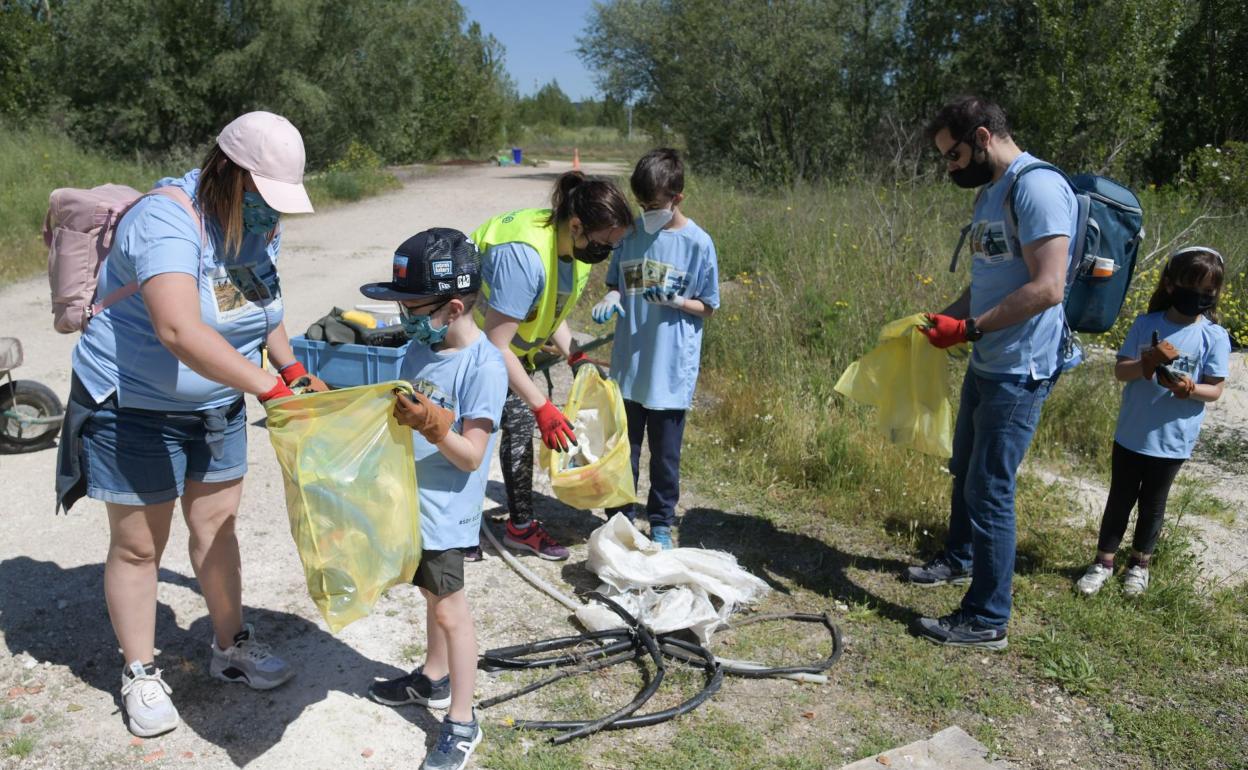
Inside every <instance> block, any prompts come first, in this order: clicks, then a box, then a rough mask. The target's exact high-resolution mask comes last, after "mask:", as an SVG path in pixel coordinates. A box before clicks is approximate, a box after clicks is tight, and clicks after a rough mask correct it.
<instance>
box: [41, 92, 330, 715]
mask: <svg viewBox="0 0 1248 770" xmlns="http://www.w3.org/2000/svg"><path fill="white" fill-rule="evenodd" d="M303 166H304V150H303V139H302V137H301V136H300V134H299V131H298V130H297V129H296V128H295V127H294V126H293V125H291V124H290V122H289V121H287V120H286V119H285V118H283V117H281V116H279V115H274V114H273V113H269V112H250V113H247V114H246V115H243V116H241V117H239V118H237V119H235V120H234V121H233V122H231V123H230V124H229V125H228V126H226V127H225V129H224V130H222V132H221V134H220V135H219V136H218V137H217V143H216V145H215V146H214V147H213V149H212V150H211V151H210V152H209V153H208V156H207V157H206V158H205V160H204V163H203V164H202V166H201V168H198V169H193V170H192V171H190V172H188V173H187V174H186V175H184V176H182V177H180V178H167V179H162V180H161V181H160V182H158V183H157V187H159V188H169V189H168V191H167V192H168V195H164V194H160V195H149V196H146V197H144V198H142V199H140V200H139V201H138V202H137V203H135V204H134V205H133V206H132V207H131V208H130V209H129V211H127V213H126V214H125V215H124V216H123V217H122V219H121V221H120V223H119V224H118V225H117V230H116V235H115V237H114V240H113V246H112V249H111V251H110V252H109V254H108V259H107V260H106V261H105V262H104V265H103V268H102V270H101V272H100V283H99V290H98V296H100V297H109V296H112V297H116V298H117V299H116V301H115V302H111V303H110V304H109V305H108V306H107V307H106V308H105V309H103V310H102V311H101V312H99V313H97V314H96V315H95V316H94V318H92V319H91V321H90V323H89V324H88V325H87V327H86V330H85V332H84V333H83V336H82V338H81V339H80V340H79V341H78V344H77V346H76V347H75V348H74V356H73V379H72V383H71V390H70V405H69V410H68V412H67V415H66V422H65V424H66V426H70V427H67V429H66V435H65V439H64V440H63V441H62V445H61V450H60V451H61V456H60V458H58V469H60V470H58V479H57V494H58V500H59V502H60V503H61V504H62V505H64V506H65V508H67V509H68V508H69V506H71V505H73V503H74V501H75V500H76V499H78V498H79V497H81V496H82V495H84V494H85V495H86V496H88V497H92V498H94V499H96V500H101V501H103V502H104V504H105V506H106V508H107V509H108V523H109V530H110V540H109V547H108V556H107V559H106V560H105V562H104V598H105V601H106V602H107V604H108V614H109V618H110V619H111V620H112V625H113V631H114V633H116V635H117V642H118V645H119V646H120V647H121V652H122V655H123V658H124V665H125V667H124V669H123V670H122V673H121V695H122V704H123V706H124V708H125V713H126V716H127V717H128V726H129V728H130V731H131V732H132V733H134V734H135V735H139V736H143V737H150V736H153V735H158V734H160V733H164V732H168V731H169V730H172V729H174V728H175V727H176V726H177V725H178V712H177V709H176V708H174V706H173V702H172V701H171V700H170V697H169V696H170V694H171V692H172V691H171V689H170V687H169V685H168V684H167V683H166V682H165V681H164V679H163V678H162V676H161V671H160V669H159V668H157V667H156V665H155V651H154V646H155V631H156V629H155V625H156V585H157V573H158V570H159V568H160V559H161V554H162V552H163V550H164V548H165V544H166V543H167V542H168V540H169V529H170V523H171V519H172V517H173V507H174V504H175V503H176V502H177V501H178V499H179V498H180V499H181V501H182V515H183V518H184V519H185V520H186V525H187V529H188V530H189V532H190V557H191V566H192V567H193V568H194V570H195V576H196V577H197V578H198V580H199V587H200V592H201V593H202V594H203V596H204V601H205V602H206V603H207V605H208V614H209V616H210V617H211V619H212V629H213V639H212V644H211V650H212V659H211V662H210V664H209V666H208V672H209V673H210V674H211V675H212V676H213V677H215V678H217V679H222V680H225V681H227V682H241V683H244V684H246V685H248V686H250V687H252V688H254V689H269V688H272V687H276V686H278V685H280V684H282V683H284V682H285V681H286V680H288V679H289V678H290V677H291V676H292V675H293V673H294V672H293V671H292V670H291V668H290V666H289V665H288V664H287V663H286V662H285V661H283V660H282V659H281V658H279V657H277V656H276V655H274V654H272V653H271V651H270V650H269V648H268V646H267V645H265V644H263V643H261V642H260V641H259V639H258V638H257V636H256V634H255V632H254V630H253V629H252V627H251V625H250V624H248V623H245V622H244V620H245V619H244V617H243V607H242V578H241V573H240V566H239V553H238V540H237V538H236V537H235V534H234V522H235V518H236V517H237V515H238V508H239V501H240V499H241V496H242V491H243V476H244V474H246V472H247V410H246V407H245V405H244V403H243V394H244V393H250V394H252V395H254V396H257V397H258V398H259V399H260V401H261V402H264V401H267V400H269V399H274V398H282V397H284V396H289V395H291V394H292V391H291V387H292V386H295V387H307V388H309V389H312V390H324V389H325V385H324V383H322V382H320V380H318V379H316V378H315V377H310V376H308V374H307V372H306V371H304V368H303V366H302V365H301V364H299V363H298V362H297V361H295V356H294V352H293V351H292V350H291V347H290V341H289V339H288V337H287V334H286V328H285V326H283V323H282V296H281V288H280V284H279V282H278V277H277V266H276V263H277V255H278V250H279V246H280V243H281V227H280V226H279V224H278V221H279V218H280V216H281V215H282V214H295V213H305V212H311V211H312V203H311V201H310V200H309V199H308V195H307V192H306V191H305V190H304V187H303V182H302V180H303ZM266 349H267V351H268V357H269V361H270V362H272V364H273V365H274V366H275V367H276V368H278V369H279V373H280V376H275V375H273V374H271V373H270V372H269V371H267V370H266V369H265V368H264V367H263V365H262V351H264V350H266ZM62 476H64V477H65V483H64V485H63V484H62Z"/></svg>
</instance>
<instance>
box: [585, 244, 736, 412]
mask: <svg viewBox="0 0 1248 770" xmlns="http://www.w3.org/2000/svg"><path fill="white" fill-rule="evenodd" d="M607 285H608V286H611V287H613V288H618V289H619V291H620V304H621V305H622V306H623V308H624V313H625V315H624V316H623V317H617V318H616V322H615V342H614V346H613V348H612V351H611V376H612V378H614V379H615V380H616V382H618V383H619V384H620V392H621V393H622V394H623V396H624V398H626V399H628V400H629V401H635V402H637V403H638V404H641V405H642V406H644V407H646V408H647V409H688V408H689V407H690V406H691V405H692V404H693V389H694V387H695V386H696V385H697V383H698V367H699V365H700V359H701V355H702V320H703V319H702V318H700V317H698V316H695V315H693V314H691V313H686V312H685V311H683V310H677V309H675V308H670V307H665V306H663V305H656V304H654V303H651V302H646V301H645V300H644V299H642V292H644V291H645V290H646V289H648V288H650V287H651V286H661V287H663V288H665V289H667V290H671V289H675V290H676V291H677V293H679V294H680V296H682V297H684V298H686V299H697V300H701V301H702V302H704V303H706V304H707V305H708V306H709V307H712V308H718V307H719V264H718V262H717V261H716V258H715V244H713V243H712V242H711V237H710V236H709V235H707V234H706V231H705V230H703V229H702V228H700V227H698V226H697V225H696V224H695V223H694V222H693V221H692V220H690V221H689V222H688V223H687V224H686V225H685V226H684V227H682V228H680V229H679V230H666V229H664V230H660V231H659V232H657V233H654V234H653V235H651V234H649V233H647V232H646V231H645V230H643V229H641V228H634V229H633V232H632V233H630V234H629V236H628V237H627V238H625V239H624V241H623V242H622V243H621V244H620V246H619V248H617V249H616V250H615V252H614V253H613V254H612V255H611V264H610V266H609V267H608V269H607Z"/></svg>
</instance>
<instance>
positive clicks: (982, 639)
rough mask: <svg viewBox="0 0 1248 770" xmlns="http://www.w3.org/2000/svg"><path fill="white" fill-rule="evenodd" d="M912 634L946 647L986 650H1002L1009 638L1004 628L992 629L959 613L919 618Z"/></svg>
mask: <svg viewBox="0 0 1248 770" xmlns="http://www.w3.org/2000/svg"><path fill="white" fill-rule="evenodd" d="M914 632H915V633H916V634H918V635H919V636H921V637H923V638H924V639H926V640H928V641H929V642H934V643H936V644H942V645H945V646H947V647H982V648H983V649H986V650H1004V649H1005V648H1006V646H1007V645H1008V644H1009V637H1008V635H1007V634H1006V631H1005V629H1004V628H992V627H991V626H984V625H981V624H979V623H976V622H975V621H973V620H969V619H967V618H964V617H963V616H962V613H961V612H954V613H951V614H949V615H946V616H944V617H943V618H919V619H918V620H917V621H915V624H914Z"/></svg>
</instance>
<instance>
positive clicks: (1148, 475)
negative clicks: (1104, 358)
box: [1076, 246, 1231, 596]
mask: <svg viewBox="0 0 1248 770" xmlns="http://www.w3.org/2000/svg"><path fill="white" fill-rule="evenodd" d="M1224 272H1225V264H1224V260H1223V258H1222V255H1221V254H1219V253H1218V252H1216V251H1214V250H1213V249H1211V248H1208V247H1205V246H1190V247H1188V248H1184V249H1179V250H1178V251H1176V252H1175V253H1174V254H1172V255H1171V256H1170V259H1169V260H1168V261H1167V262H1166V266H1165V268H1164V269H1163V270H1162V273H1161V280H1160V281H1159V282H1158V284H1157V289H1156V291H1154V292H1153V296H1152V299H1151V300H1150V301H1149V303H1148V312H1147V313H1146V314H1144V315H1141V316H1139V317H1138V318H1136V319H1135V323H1133V324H1132V325H1131V330H1130V331H1129V332H1127V338H1126V340H1125V341H1124V342H1123V343H1122V348H1121V349H1120V350H1119V351H1118V363H1117V365H1116V366H1115V367H1114V376H1116V377H1117V378H1118V380H1119V381H1120V382H1125V383H1127V386H1126V388H1124V389H1123V391H1122V408H1121V409H1120V410H1119V412H1118V429H1117V431H1116V432H1115V434H1114V448H1113V456H1112V468H1113V478H1112V480H1111V482H1110V487H1109V498H1108V499H1107V500H1106V501H1105V513H1104V516H1103V517H1102V518H1101V532H1100V537H1099V539H1098V541H1097V546H1096V550H1097V553H1096V561H1094V562H1093V563H1092V565H1091V566H1090V567H1088V569H1087V572H1085V573H1084V575H1083V577H1081V578H1079V581H1078V583H1077V584H1076V585H1077V588H1078V590H1079V591H1080V592H1081V593H1083V594H1085V595H1088V596H1091V595H1092V594H1094V593H1096V592H1097V591H1099V590H1101V587H1102V586H1103V585H1105V582H1106V581H1107V580H1109V577H1110V576H1111V575H1112V574H1113V572H1114V554H1115V553H1116V552H1117V550H1118V547H1119V545H1121V543H1122V539H1123V536H1124V535H1125V534H1126V531H1127V522H1128V520H1129V519H1130V517H1131V508H1132V507H1134V506H1136V504H1137V503H1138V505H1139V515H1138V516H1137V518H1136V522H1135V536H1134V538H1133V540H1132V544H1131V545H1132V548H1131V562H1130V564H1129V565H1128V567H1127V571H1126V574H1125V576H1124V578H1123V588H1122V590H1123V593H1124V594H1126V595H1128V596H1138V595H1139V594H1141V593H1143V592H1144V591H1145V590H1146V589H1147V588H1148V581H1149V575H1148V563H1149V559H1150V558H1151V557H1152V554H1153V549H1154V548H1155V547H1156V545H1157V538H1158V536H1159V535H1160V534H1161V525H1162V523H1163V520H1164V518H1165V513H1166V499H1167V498H1168V497H1169V495H1170V485H1171V484H1173V483H1174V478H1175V476H1176V475H1178V472H1179V469H1180V468H1181V467H1183V462H1184V460H1186V459H1187V458H1188V457H1191V455H1192V447H1193V446H1195V444H1196V438H1197V436H1199V435H1200V424H1201V421H1202V420H1203V419H1204V416H1205V404H1206V403H1212V402H1214V401H1217V400H1218V398H1219V397H1221V395H1222V388H1223V386H1224V384H1225V382H1226V375H1227V363H1228V359H1229V358H1230V352H1231V341H1230V337H1229V335H1227V333H1226V330H1225V329H1223V328H1222V327H1221V326H1219V325H1218V316H1217V304H1218V295H1219V294H1220V293H1221V291H1222V280H1223V274H1224Z"/></svg>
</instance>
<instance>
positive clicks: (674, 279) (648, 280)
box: [620, 257, 689, 296]
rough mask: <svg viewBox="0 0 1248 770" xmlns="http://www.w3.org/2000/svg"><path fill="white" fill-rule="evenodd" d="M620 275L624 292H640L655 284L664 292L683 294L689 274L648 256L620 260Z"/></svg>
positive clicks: (687, 284)
mask: <svg viewBox="0 0 1248 770" xmlns="http://www.w3.org/2000/svg"><path fill="white" fill-rule="evenodd" d="M620 275H621V276H622V278H623V281H624V292H625V293H626V294H641V293H642V292H643V291H645V290H646V289H650V288H653V287H655V286H657V287H659V288H661V289H663V290H664V291H665V292H672V291H674V292H676V293H677V294H680V295H682V296H683V295H684V293H685V289H686V288H688V286H689V274H688V273H686V272H685V271H684V270H677V269H676V268H675V267H674V266H673V265H669V264H667V263H666V262H659V261H657V260H653V259H650V258H649V257H646V258H645V259H636V260H632V261H630V262H621V263H620Z"/></svg>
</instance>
